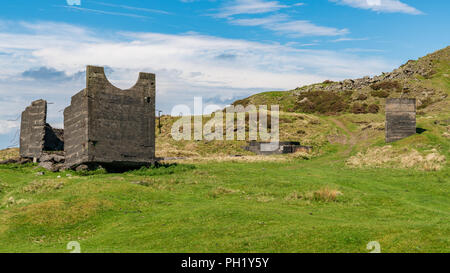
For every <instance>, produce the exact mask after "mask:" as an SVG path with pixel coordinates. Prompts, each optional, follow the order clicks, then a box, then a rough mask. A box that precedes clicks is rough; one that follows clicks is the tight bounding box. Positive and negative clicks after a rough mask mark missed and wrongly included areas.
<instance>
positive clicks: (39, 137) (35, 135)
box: [20, 100, 64, 158]
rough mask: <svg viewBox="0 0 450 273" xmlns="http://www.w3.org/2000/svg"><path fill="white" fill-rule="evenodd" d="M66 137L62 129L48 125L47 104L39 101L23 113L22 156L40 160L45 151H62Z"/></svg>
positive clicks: (21, 130) (21, 132)
mask: <svg viewBox="0 0 450 273" xmlns="http://www.w3.org/2000/svg"><path fill="white" fill-rule="evenodd" d="M63 149H64V137H63V131H62V130H61V129H53V128H52V127H51V126H50V125H49V124H47V102H46V101H45V100H37V101H34V102H32V103H31V105H30V106H28V107H27V108H26V109H25V111H23V112H22V120H21V126H20V156H21V157H22V158H39V157H41V155H42V154H43V152H44V151H62V150H63Z"/></svg>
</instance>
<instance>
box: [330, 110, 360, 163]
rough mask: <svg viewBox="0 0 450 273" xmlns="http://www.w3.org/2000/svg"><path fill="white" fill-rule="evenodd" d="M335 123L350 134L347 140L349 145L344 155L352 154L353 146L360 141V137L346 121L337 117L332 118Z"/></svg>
mask: <svg viewBox="0 0 450 273" xmlns="http://www.w3.org/2000/svg"><path fill="white" fill-rule="evenodd" d="M330 120H331V121H332V122H333V123H334V124H336V126H337V127H339V128H341V129H342V130H343V131H344V132H345V133H346V134H347V135H348V136H347V141H346V144H347V145H348V148H347V149H346V150H345V151H344V155H345V156H348V155H350V153H351V152H352V149H353V147H354V146H355V145H356V143H357V141H358V137H357V136H356V134H355V133H353V132H352V131H350V130H349V129H348V128H347V127H346V126H345V124H344V123H342V121H340V120H337V119H335V118H331V119H330Z"/></svg>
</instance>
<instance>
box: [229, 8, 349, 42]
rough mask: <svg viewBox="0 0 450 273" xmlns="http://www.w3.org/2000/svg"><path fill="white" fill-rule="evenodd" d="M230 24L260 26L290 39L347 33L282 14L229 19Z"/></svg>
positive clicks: (343, 30)
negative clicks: (292, 18)
mask: <svg viewBox="0 0 450 273" xmlns="http://www.w3.org/2000/svg"><path fill="white" fill-rule="evenodd" d="M230 23H231V24H234V25H240V26H261V27H263V28H265V29H269V30H272V31H275V32H277V33H279V34H283V35H287V36H290V37H302V36H338V35H344V34H348V33H349V31H348V30H347V29H337V28H333V27H324V26H317V25H315V24H313V23H311V22H309V21H306V20H291V19H290V18H289V16H287V15H284V14H278V15H273V16H267V17H263V18H251V19H231V20H230Z"/></svg>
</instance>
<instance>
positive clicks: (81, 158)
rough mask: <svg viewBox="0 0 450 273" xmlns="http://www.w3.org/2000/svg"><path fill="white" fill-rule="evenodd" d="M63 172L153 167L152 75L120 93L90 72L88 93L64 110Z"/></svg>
mask: <svg viewBox="0 0 450 273" xmlns="http://www.w3.org/2000/svg"><path fill="white" fill-rule="evenodd" d="M64 130H65V131H64V136H65V145H64V151H65V156H66V161H65V163H66V166H67V167H69V168H73V167H77V166H79V165H87V166H96V165H101V166H103V167H105V168H108V167H110V168H114V169H117V168H129V167H139V166H148V165H151V164H154V163H155V74H149V73H140V74H139V79H138V81H137V83H136V84H135V85H134V86H133V87H132V88H130V89H127V90H121V89H119V88H117V87H115V86H113V85H112V84H111V83H110V82H109V81H108V80H107V78H106V76H105V73H104V69H103V67H95V66H88V67H87V70H86V88H85V89H83V90H81V91H80V92H79V93H77V94H76V95H74V96H73V97H72V100H71V104H70V106H69V107H67V108H66V109H65V110H64Z"/></svg>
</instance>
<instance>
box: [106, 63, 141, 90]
mask: <svg viewBox="0 0 450 273" xmlns="http://www.w3.org/2000/svg"><path fill="white" fill-rule="evenodd" d="M104 69H105V75H106V79H107V80H108V81H109V82H110V83H111V84H112V85H114V86H115V87H117V88H120V89H122V90H126V89H130V88H131V87H133V86H134V85H135V84H136V80H137V79H136V71H131V70H129V69H127V70H120V71H118V70H115V69H114V68H112V67H108V66H106V67H105V68H104Z"/></svg>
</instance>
